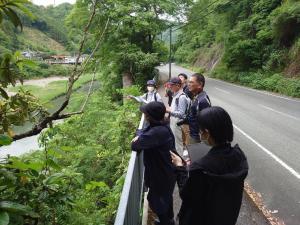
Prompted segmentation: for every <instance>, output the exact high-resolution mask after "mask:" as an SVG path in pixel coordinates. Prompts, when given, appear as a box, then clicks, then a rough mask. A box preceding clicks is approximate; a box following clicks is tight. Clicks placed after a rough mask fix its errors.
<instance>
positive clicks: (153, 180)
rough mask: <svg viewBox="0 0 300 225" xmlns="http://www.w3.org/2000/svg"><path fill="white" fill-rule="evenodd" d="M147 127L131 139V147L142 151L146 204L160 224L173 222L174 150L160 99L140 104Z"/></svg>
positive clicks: (171, 223) (171, 224)
mask: <svg viewBox="0 0 300 225" xmlns="http://www.w3.org/2000/svg"><path fill="white" fill-rule="evenodd" d="M141 111H142V112H143V113H144V114H145V118H146V120H147V121H148V122H149V126H147V127H146V128H145V129H143V130H141V131H138V135H137V136H136V137H135V138H134V139H133V140H132V146H131V147H132V150H133V151H138V152H140V151H141V150H143V151H144V165H145V185H146V186H147V187H149V192H148V196H147V199H148V201H149V206H150V208H151V209H152V211H153V212H154V213H156V215H157V216H158V218H159V221H160V222H157V223H156V224H160V225H174V213H173V191H174V186H175V182H176V174H175V167H174V165H173V164H172V159H171V154H170V150H172V151H175V150H174V149H175V139H174V135H173V133H172V131H171V129H170V127H169V125H168V124H167V122H164V116H165V113H166V107H165V105H164V104H163V103H161V102H150V103H148V104H146V105H143V106H141Z"/></svg>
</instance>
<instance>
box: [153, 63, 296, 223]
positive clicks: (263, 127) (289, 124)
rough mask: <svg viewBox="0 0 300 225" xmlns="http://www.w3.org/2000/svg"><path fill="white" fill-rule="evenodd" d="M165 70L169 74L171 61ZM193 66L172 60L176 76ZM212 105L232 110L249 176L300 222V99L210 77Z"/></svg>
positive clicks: (277, 208)
mask: <svg viewBox="0 0 300 225" xmlns="http://www.w3.org/2000/svg"><path fill="white" fill-rule="evenodd" d="M159 70H160V72H161V73H162V74H165V76H167V74H168V66H167V65H166V66H160V67H159ZM180 72H184V73H186V74H187V75H191V74H192V71H189V70H187V69H184V68H182V67H179V66H176V65H174V64H173V65H172V76H176V75H177V74H179V73H180ZM205 91H206V92H207V93H208V95H209V97H210V99H211V101H212V105H215V106H221V107H223V108H224V109H225V110H227V111H228V112H229V114H230V115H231V118H232V120H233V123H234V127H235V138H234V142H233V144H235V143H238V144H239V145H240V147H241V148H242V149H243V150H244V152H245V153H246V155H247V157H248V161H249V165H250V171H249V176H248V178H247V182H248V183H249V184H250V185H251V186H252V188H253V189H254V190H255V191H256V192H258V193H260V194H261V195H262V199H263V202H264V204H265V206H266V207H267V208H268V209H269V210H271V211H272V212H273V215H274V216H276V217H279V218H280V219H282V220H283V221H284V222H285V224H286V225H299V224H300V147H299V145H300V99H294V98H289V97H285V96H281V95H277V94H273V93H269V92H263V91H258V90H254V89H250V88H245V87H241V86H237V85H233V84H230V83H226V82H223V81H219V80H215V79H210V78H207V80H206V85H205Z"/></svg>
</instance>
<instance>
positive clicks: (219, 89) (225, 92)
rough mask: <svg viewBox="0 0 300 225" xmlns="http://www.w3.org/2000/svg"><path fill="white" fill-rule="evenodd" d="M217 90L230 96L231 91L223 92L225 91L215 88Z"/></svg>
mask: <svg viewBox="0 0 300 225" xmlns="http://www.w3.org/2000/svg"><path fill="white" fill-rule="evenodd" d="M215 89H217V90H218V91H221V92H224V93H225V94H230V92H229V91H225V90H223V89H221V88H217V87H215Z"/></svg>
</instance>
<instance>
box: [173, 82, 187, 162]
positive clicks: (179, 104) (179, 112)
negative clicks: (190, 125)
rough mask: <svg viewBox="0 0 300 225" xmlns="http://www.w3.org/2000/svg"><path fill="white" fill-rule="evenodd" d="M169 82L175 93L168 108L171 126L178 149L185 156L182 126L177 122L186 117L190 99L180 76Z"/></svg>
mask: <svg viewBox="0 0 300 225" xmlns="http://www.w3.org/2000/svg"><path fill="white" fill-rule="evenodd" d="M169 84H170V88H171V90H172V93H173V100H172V104H171V107H170V108H168V109H167V112H168V113H169V114H170V127H171V130H172V132H173V134H174V136H175V146H176V150H177V152H178V153H179V154H180V155H181V156H184V150H185V149H184V146H183V136H182V134H183V133H182V128H181V126H178V125H177V123H178V122H179V121H181V120H183V119H185V118H186V116H187V113H188V110H189V105H190V99H189V98H188V97H187V96H186V94H185V93H184V92H183V90H182V88H181V87H182V83H181V80H180V79H179V78H178V77H173V78H171V79H170V81H169Z"/></svg>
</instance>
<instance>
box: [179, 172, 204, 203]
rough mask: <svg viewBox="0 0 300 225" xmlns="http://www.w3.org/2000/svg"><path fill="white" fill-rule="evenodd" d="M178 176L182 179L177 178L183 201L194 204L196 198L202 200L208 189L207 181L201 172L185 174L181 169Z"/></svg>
mask: <svg viewBox="0 0 300 225" xmlns="http://www.w3.org/2000/svg"><path fill="white" fill-rule="evenodd" d="M177 176H179V177H180V178H179V177H177V182H178V186H179V194H180V197H181V199H183V200H185V201H188V202H193V201H194V200H195V196H197V197H198V198H202V196H203V194H204V193H205V189H206V187H205V186H206V179H205V176H204V174H203V173H202V172H201V171H199V170H197V171H189V172H187V171H186V172H185V174H184V173H183V171H181V169H180V170H178V174H177Z"/></svg>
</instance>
